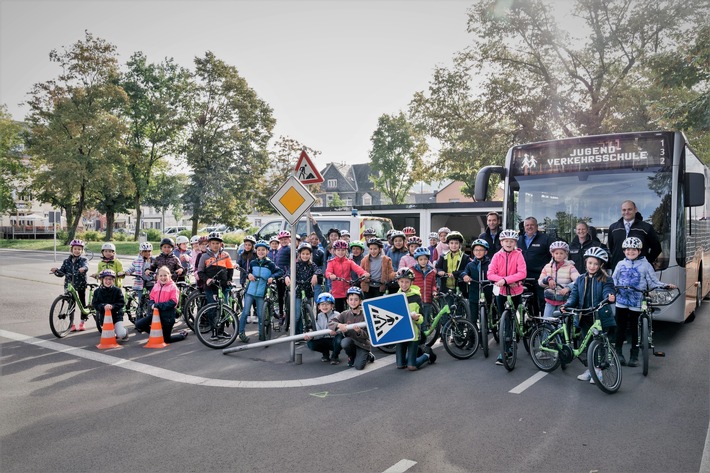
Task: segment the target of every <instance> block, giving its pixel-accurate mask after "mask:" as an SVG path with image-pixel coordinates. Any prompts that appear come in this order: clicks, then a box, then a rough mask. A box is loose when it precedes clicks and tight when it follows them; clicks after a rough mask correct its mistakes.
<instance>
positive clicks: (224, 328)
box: [193, 269, 239, 349]
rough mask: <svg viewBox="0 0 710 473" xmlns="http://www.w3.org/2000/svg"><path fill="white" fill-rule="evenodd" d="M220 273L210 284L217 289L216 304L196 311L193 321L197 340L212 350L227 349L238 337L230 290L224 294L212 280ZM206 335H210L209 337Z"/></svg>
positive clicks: (210, 304)
mask: <svg viewBox="0 0 710 473" xmlns="http://www.w3.org/2000/svg"><path fill="white" fill-rule="evenodd" d="M222 271H224V269H222V270H220V271H219V272H217V274H215V276H214V277H213V278H212V279H213V281H212V283H211V284H212V286H216V287H217V302H212V303H209V304H206V305H204V306H203V307H202V308H201V309H200V310H199V311H198V313H197V316H196V317H195V320H194V327H195V328H196V329H197V330H195V329H194V328H193V331H194V332H195V335H196V336H197V339H198V340H200V342H202V344H203V345H205V346H207V347H210V348H214V349H221V348H227V347H228V346H229V345H231V344H232V343H234V340H236V339H237V335H239V314H237V313H235V311H234V308H233V305H232V301H231V297H232V291H231V289H230V290H228V291H227V292H226V293H225V292H224V291H223V290H222V286H221V285H220V284H219V281H215V280H214V279H216V277H217V275H219V273H220V272H222ZM208 333H210V334H211V335H210V336H209V337H208V336H207V334H208Z"/></svg>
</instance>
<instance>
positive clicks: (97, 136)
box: [27, 31, 126, 242]
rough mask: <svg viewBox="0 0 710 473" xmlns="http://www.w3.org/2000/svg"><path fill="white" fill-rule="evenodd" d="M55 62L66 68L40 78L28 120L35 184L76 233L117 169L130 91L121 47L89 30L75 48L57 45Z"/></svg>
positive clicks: (71, 235)
mask: <svg viewBox="0 0 710 473" xmlns="http://www.w3.org/2000/svg"><path fill="white" fill-rule="evenodd" d="M49 59H50V61H51V62H55V63H57V64H58V65H59V66H60V67H61V69H62V72H61V73H60V74H59V76H58V77H57V79H56V80H50V81H47V82H44V83H39V84H35V85H34V87H33V88H32V91H31V92H30V99H29V101H28V102H27V105H29V109H30V111H29V116H28V119H27V121H28V123H29V125H30V128H31V135H30V138H29V141H28V143H29V146H30V152H31V154H32V156H33V165H34V167H35V169H39V171H38V172H36V173H35V176H34V179H33V184H32V186H33V187H34V188H35V189H36V190H37V191H38V193H39V197H40V199H41V200H42V201H44V202H50V203H52V204H54V205H55V206H58V207H60V208H62V209H64V211H65V213H66V216H67V221H68V222H70V224H69V231H68V232H67V242H68V241H69V240H71V239H73V238H74V235H75V233H76V229H77V226H78V225H79V221H80V219H81V217H82V213H83V211H84V210H85V209H86V208H88V207H89V206H91V205H92V204H93V203H94V202H92V201H91V200H90V199H91V197H92V194H93V195H99V194H100V192H96V193H95V192H94V191H95V190H96V189H100V188H101V187H102V186H103V183H102V181H103V179H104V178H103V177H102V172H106V171H107V170H108V169H112V158H115V156H116V153H117V147H120V145H121V143H122V142H123V139H124V131H125V127H124V124H123V122H122V121H121V119H120V118H119V116H118V114H117V113H118V111H119V109H120V107H122V106H123V104H124V103H125V100H126V94H125V92H124V91H123V89H122V88H121V87H120V86H119V85H117V84H118V77H119V74H118V61H117V59H116V48H115V46H113V45H112V44H109V43H108V42H106V41H104V40H103V39H100V38H95V37H94V36H93V35H92V34H91V33H89V32H88V31H87V32H86V33H85V37H84V39H83V40H80V41H78V42H77V43H75V44H74V45H73V46H72V47H71V48H70V49H66V48H64V49H63V50H62V51H57V50H53V51H51V52H50V54H49Z"/></svg>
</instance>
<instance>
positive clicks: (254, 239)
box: [242, 235, 256, 245]
mask: <svg viewBox="0 0 710 473" xmlns="http://www.w3.org/2000/svg"><path fill="white" fill-rule="evenodd" d="M246 242H251V244H252V245H256V238H254V236H252V235H247V236H245V237H244V241H243V242H242V243H246Z"/></svg>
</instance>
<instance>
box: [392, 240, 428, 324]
mask: <svg viewBox="0 0 710 473" xmlns="http://www.w3.org/2000/svg"><path fill="white" fill-rule="evenodd" d="M430 255H431V253H430V252H429V249H428V248H424V247H423V246H422V247H419V248H417V249H416V251H415V252H414V255H413V256H414V259H416V261H417V263H416V264H415V265H414V266H412V268H411V269H412V273H413V274H414V282H413V284H414V285H415V286H417V287H418V288H419V291H420V295H421V298H422V303H421V308H420V312H421V314H422V315H423V316H424V322H423V325H422V330H426V328H427V327H429V322H431V312H432V303H433V301H434V295H436V270H435V269H434V266H432V265H431V263H430V260H431V259H430ZM400 289H401V286H400Z"/></svg>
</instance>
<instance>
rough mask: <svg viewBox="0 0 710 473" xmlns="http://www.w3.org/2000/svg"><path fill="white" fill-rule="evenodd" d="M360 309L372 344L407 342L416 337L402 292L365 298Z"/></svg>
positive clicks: (405, 297)
mask: <svg viewBox="0 0 710 473" xmlns="http://www.w3.org/2000/svg"><path fill="white" fill-rule="evenodd" d="M362 309H363V311H364V312H365V320H366V321H367V333H368V334H369V335H370V342H371V343H372V346H375V347H377V346H381V345H390V344H392V343H400V342H409V341H411V340H414V339H415V338H416V337H415V335H414V322H412V318H411V317H410V316H409V306H408V305H407V296H406V295H404V293H402V292H399V293H397V294H391V295H389V296H382V297H376V298H374V299H367V300H365V301H363V303H362Z"/></svg>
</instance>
